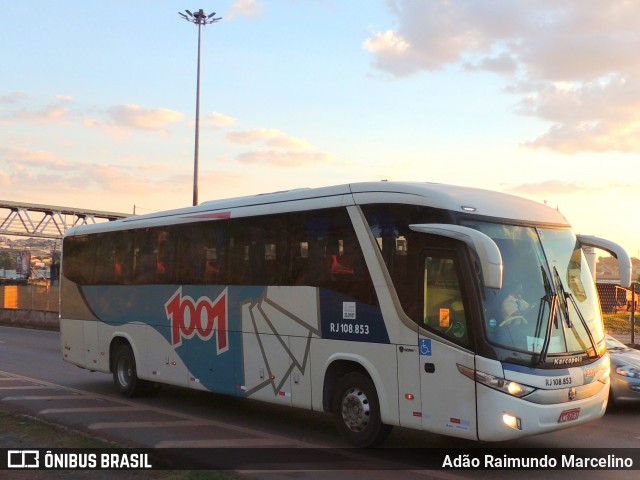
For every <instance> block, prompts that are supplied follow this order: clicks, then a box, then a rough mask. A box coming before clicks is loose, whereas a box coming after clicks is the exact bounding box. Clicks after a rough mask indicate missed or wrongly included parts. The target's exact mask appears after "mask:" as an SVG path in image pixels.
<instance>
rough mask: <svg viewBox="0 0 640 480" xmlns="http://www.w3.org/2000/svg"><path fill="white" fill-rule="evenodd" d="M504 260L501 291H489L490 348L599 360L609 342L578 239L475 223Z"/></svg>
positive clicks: (570, 235) (566, 231) (486, 306)
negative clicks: (599, 349) (601, 346)
mask: <svg viewBox="0 0 640 480" xmlns="http://www.w3.org/2000/svg"><path fill="white" fill-rule="evenodd" d="M468 226H470V227H472V228H475V229H477V230H479V231H481V232H483V233H485V234H486V235H488V236H489V237H491V238H492V239H493V240H494V241H495V242H496V244H497V245H498V247H499V248H500V252H501V254H502V260H503V264H504V278H503V286H502V288H501V289H491V288H485V290H484V295H483V300H484V311H485V333H486V338H487V339H488V341H489V343H491V344H494V345H496V346H500V347H503V348H506V349H510V350H515V351H520V352H526V353H530V354H541V362H542V361H544V360H545V358H546V357H547V356H553V355H566V354H584V353H587V354H588V356H590V357H591V356H596V355H597V344H599V343H600V342H601V341H602V340H603V338H604V331H603V327H602V319H601V316H600V309H599V306H598V297H597V292H596V289H595V286H594V283H593V280H592V278H591V272H590V270H589V266H588V265H587V263H586V259H585V257H584V255H583V253H582V249H581V247H580V244H579V243H578V241H577V239H576V236H575V235H574V234H573V232H572V231H571V230H569V229H548V228H534V227H523V226H515V225H501V224H494V223H480V222H473V224H472V225H468Z"/></svg>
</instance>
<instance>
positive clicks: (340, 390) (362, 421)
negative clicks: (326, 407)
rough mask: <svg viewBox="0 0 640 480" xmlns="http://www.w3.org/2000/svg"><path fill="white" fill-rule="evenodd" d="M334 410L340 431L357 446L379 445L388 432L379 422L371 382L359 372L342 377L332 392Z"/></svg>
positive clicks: (376, 397) (376, 403)
mask: <svg viewBox="0 0 640 480" xmlns="http://www.w3.org/2000/svg"><path fill="white" fill-rule="evenodd" d="M333 412H334V414H335V416H336V421H337V423H338V430H339V431H340V433H341V434H342V435H343V436H344V437H345V438H346V439H347V440H348V441H349V443H351V444H352V445H354V446H356V447H363V448H364V447H374V446H377V445H380V444H381V443H382V442H384V440H385V439H386V438H387V436H388V435H389V433H390V432H391V427H390V426H389V425H385V424H383V423H382V420H381V418H380V402H379V401H378V394H377V392H376V388H375V386H374V385H373V382H372V381H371V379H370V378H369V377H367V376H366V375H363V374H361V373H359V372H351V373H347V374H346V375H344V376H342V377H341V378H340V379H339V380H338V383H337V384H336V388H335V391H334V400H333Z"/></svg>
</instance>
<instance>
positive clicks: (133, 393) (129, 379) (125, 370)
mask: <svg viewBox="0 0 640 480" xmlns="http://www.w3.org/2000/svg"><path fill="white" fill-rule="evenodd" d="M113 381H114V383H115V384H116V387H117V388H118V391H119V392H120V394H121V395H124V396H125V397H137V396H139V395H142V394H144V393H146V392H147V386H148V382H145V381H144V380H140V379H139V378H138V371H137V369H136V358H135V356H134V354H133V350H132V349H131V347H130V346H129V345H128V344H121V345H118V346H117V347H116V349H115V352H114V355H113Z"/></svg>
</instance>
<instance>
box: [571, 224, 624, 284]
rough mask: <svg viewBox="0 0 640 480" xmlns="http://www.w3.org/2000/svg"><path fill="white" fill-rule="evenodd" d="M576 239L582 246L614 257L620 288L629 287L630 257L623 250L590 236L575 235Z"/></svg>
mask: <svg viewBox="0 0 640 480" xmlns="http://www.w3.org/2000/svg"><path fill="white" fill-rule="evenodd" d="M577 237H578V242H580V244H581V245H582V246H585V247H595V248H600V249H602V250H604V251H606V252H609V253H610V254H611V255H613V256H614V257H616V258H617V259H618V270H619V271H620V286H621V287H625V288H629V287H630V286H631V257H629V254H628V253H627V251H626V250H625V249H624V248H622V247H621V246H620V245H618V244H617V243H614V242H612V241H611V240H607V239H605V238H599V237H593V236H591V235H577Z"/></svg>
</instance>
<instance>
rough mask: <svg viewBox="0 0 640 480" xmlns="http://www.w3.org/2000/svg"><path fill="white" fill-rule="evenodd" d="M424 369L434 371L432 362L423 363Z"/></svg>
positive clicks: (428, 371) (429, 371)
mask: <svg viewBox="0 0 640 480" xmlns="http://www.w3.org/2000/svg"><path fill="white" fill-rule="evenodd" d="M424 371H425V372H427V373H434V372H435V371H436V366H435V365H434V364H433V363H429V362H427V363H425V364H424Z"/></svg>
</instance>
